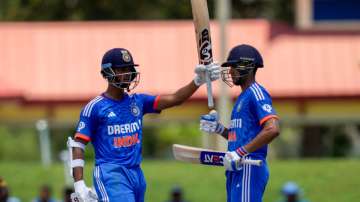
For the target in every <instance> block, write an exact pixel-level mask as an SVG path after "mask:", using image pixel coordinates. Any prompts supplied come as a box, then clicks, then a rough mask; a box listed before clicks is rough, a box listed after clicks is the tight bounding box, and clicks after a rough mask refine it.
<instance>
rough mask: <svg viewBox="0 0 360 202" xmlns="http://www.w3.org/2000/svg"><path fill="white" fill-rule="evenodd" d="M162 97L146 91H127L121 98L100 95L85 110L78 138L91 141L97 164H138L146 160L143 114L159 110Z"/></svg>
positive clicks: (82, 113) (81, 118)
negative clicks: (144, 154)
mask: <svg viewBox="0 0 360 202" xmlns="http://www.w3.org/2000/svg"><path fill="white" fill-rule="evenodd" d="M158 98H159V97H156V96H151V95H146V94H131V95H128V94H125V95H124V97H123V98H122V99H121V100H114V99H111V98H109V97H106V96H105V95H104V94H102V95H100V96H97V97H96V98H94V99H93V100H91V101H90V102H89V103H88V104H87V105H86V106H85V107H84V108H83V109H82V111H81V114H80V120H79V123H78V126H77V131H76V134H75V138H80V139H82V140H84V141H86V142H89V141H91V143H92V144H93V146H94V150H95V164H96V165H100V164H102V163H114V164H117V165H122V166H125V167H129V168H130V167H135V166H138V165H140V163H141V160H142V156H141V153H142V138H143V134H142V121H143V116H144V115H145V114H147V113H159V111H157V110H156V107H157V100H158Z"/></svg>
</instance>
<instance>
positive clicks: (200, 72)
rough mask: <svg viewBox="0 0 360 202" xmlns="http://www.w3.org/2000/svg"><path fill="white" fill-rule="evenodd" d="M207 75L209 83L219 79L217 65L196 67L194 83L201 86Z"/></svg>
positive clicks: (218, 66) (218, 67)
mask: <svg viewBox="0 0 360 202" xmlns="http://www.w3.org/2000/svg"><path fill="white" fill-rule="evenodd" d="M207 75H209V78H210V81H215V80H217V79H219V78H220V65H219V64H218V63H211V64H209V65H202V64H199V65H196V67H195V78H194V83H195V85H197V86H201V85H202V84H204V83H206V77H207Z"/></svg>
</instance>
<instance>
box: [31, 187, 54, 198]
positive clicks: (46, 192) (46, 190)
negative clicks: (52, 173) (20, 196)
mask: <svg viewBox="0 0 360 202" xmlns="http://www.w3.org/2000/svg"><path fill="white" fill-rule="evenodd" d="M51 194H52V193H51V187H50V186H49V185H46V184H45V185H43V186H41V188H40V193H39V197H38V198H36V199H34V200H33V202H57V201H56V200H55V199H53V198H52V197H51Z"/></svg>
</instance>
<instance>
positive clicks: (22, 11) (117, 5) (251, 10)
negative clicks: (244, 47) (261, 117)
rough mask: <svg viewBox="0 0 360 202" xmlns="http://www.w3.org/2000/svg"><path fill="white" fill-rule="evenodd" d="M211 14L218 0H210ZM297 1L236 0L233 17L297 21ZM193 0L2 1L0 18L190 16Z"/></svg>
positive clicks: (174, 17) (61, 18)
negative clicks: (294, 14)
mask: <svg viewBox="0 0 360 202" xmlns="http://www.w3.org/2000/svg"><path fill="white" fill-rule="evenodd" d="M208 6H209V10H210V17H212V18H213V16H214V13H215V12H214V10H215V8H214V6H215V0H208ZM293 11H294V9H293V0H290V1H289V0H272V1H271V0H233V1H232V11H231V13H232V15H233V18H267V19H270V20H280V21H285V22H289V23H292V22H293V18H294V17H293ZM191 17H192V14H191V4H190V1H189V0H181V1H167V0H152V1H146V0H121V1H118V0H101V1H99V0H1V1H0V20H3V21H61V20H137V19H150V20H151V19H190V18H191Z"/></svg>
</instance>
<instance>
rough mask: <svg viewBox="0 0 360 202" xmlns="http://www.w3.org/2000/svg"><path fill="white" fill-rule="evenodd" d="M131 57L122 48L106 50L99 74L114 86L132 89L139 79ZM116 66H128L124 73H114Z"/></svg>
mask: <svg viewBox="0 0 360 202" xmlns="http://www.w3.org/2000/svg"><path fill="white" fill-rule="evenodd" d="M135 66H139V65H138V64H135V63H134V60H133V57H132V56H131V54H130V52H129V51H128V50H126V49H124V48H113V49H111V50H109V51H107V52H106V53H105V54H104V56H103V58H102V61H101V74H102V75H103V77H104V78H105V79H106V80H108V82H109V83H110V84H111V85H113V86H115V87H116V88H122V89H126V90H128V91H130V90H132V89H134V88H135V87H136V86H137V85H138V83H139V81H140V73H139V72H137V71H136V69H135ZM118 68H129V69H130V71H129V72H126V73H118V74H117V73H116V69H118Z"/></svg>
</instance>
